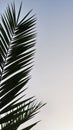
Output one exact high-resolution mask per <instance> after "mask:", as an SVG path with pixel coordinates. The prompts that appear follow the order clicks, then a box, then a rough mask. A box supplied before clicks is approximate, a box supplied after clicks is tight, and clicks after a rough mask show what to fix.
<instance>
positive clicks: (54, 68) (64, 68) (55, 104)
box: [0, 0, 73, 130]
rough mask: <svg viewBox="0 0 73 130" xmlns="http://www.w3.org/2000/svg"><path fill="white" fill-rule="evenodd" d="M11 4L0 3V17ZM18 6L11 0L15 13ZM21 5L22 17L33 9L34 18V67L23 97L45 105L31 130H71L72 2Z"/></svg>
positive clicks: (27, 0)
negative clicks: (35, 29) (35, 32)
mask: <svg viewBox="0 0 73 130" xmlns="http://www.w3.org/2000/svg"><path fill="white" fill-rule="evenodd" d="M11 1H13V0H0V13H3V12H4V10H5V8H6V6H7V3H10V2H11ZM20 2H21V0H15V3H16V8H17V9H18V7H19V5H20ZM22 2H23V7H22V16H23V15H25V14H26V13H27V12H28V11H29V10H30V9H33V12H32V14H36V17H37V25H36V26H37V44H36V54H35V58H34V61H35V63H34V67H33V70H32V72H31V74H32V78H31V80H30V81H29V83H28V84H27V87H28V90H27V96H30V95H35V96H36V97H37V99H38V100H39V101H40V100H42V101H43V102H47V105H46V106H45V107H44V108H43V109H41V112H40V113H39V115H37V116H36V118H34V119H33V121H35V120H42V121H41V122H40V123H39V124H38V125H37V126H35V127H34V128H33V129H32V130H40V129H41V130H73V0H22ZM26 125H27V124H26ZM21 128H22V126H21ZM18 130H19V129H18Z"/></svg>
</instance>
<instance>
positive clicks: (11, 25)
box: [0, 3, 43, 130]
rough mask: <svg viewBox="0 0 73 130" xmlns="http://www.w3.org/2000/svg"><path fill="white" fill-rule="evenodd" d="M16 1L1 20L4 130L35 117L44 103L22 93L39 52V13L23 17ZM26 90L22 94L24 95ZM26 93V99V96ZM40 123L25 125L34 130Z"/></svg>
mask: <svg viewBox="0 0 73 130" xmlns="http://www.w3.org/2000/svg"><path fill="white" fill-rule="evenodd" d="M21 7H22V3H21V5H20V8H19V11H18V15H16V10H15V4H14V3H13V4H11V7H10V6H9V5H8V7H7V9H6V11H5V14H3V15H2V16H1V19H2V22H1V23H0V30H1V32H0V37H1V39H0V124H1V130H16V129H17V128H18V127H19V126H20V125H21V124H22V123H24V122H26V121H28V120H29V119H31V118H33V117H34V115H35V114H37V113H38V110H39V109H40V108H41V107H42V106H43V105H42V103H41V102H40V103H37V104H36V103H35V100H34V97H30V98H28V99H25V95H23V94H22V93H23V92H24V91H25V90H26V88H25V87H24V86H25V85H26V83H27V82H28V81H29V79H30V75H29V72H30V70H31V69H32V63H33V61H32V59H33V55H34V52H35V49H34V46H35V42H36V39H35V36H36V35H35V22H36V18H35V16H34V15H33V16H31V17H29V14H30V13H31V11H30V12H28V13H27V15H26V16H25V17H23V18H22V20H19V18H20V13H21ZM21 94H22V95H21ZM22 97H23V98H24V100H22ZM36 124H37V122H36V123H33V124H31V125H30V126H28V127H26V128H24V130H30V129H31V128H32V127H33V126H34V125H36Z"/></svg>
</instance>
